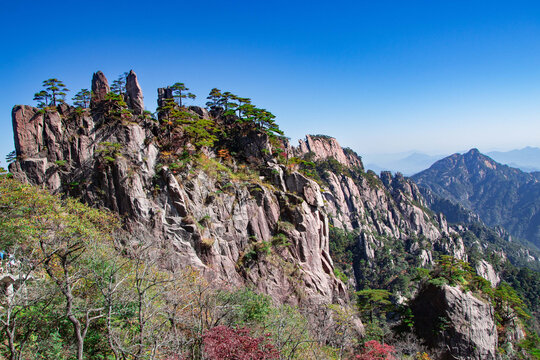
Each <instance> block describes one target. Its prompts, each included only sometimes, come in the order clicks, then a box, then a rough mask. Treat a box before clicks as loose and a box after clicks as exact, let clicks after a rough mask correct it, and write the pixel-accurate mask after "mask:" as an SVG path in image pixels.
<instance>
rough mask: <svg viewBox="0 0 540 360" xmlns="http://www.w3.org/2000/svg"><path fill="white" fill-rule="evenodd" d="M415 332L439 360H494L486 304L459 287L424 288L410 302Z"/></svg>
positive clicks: (494, 340)
mask: <svg viewBox="0 0 540 360" xmlns="http://www.w3.org/2000/svg"><path fill="white" fill-rule="evenodd" d="M411 307H412V310H413V314H414V319H415V328H416V331H417V333H418V335H419V336H420V337H421V338H423V339H424V340H426V342H427V344H428V345H430V346H431V347H433V348H435V349H438V351H439V352H440V359H462V360H465V359H478V360H495V359H497V341H498V337H497V329H496V327H495V323H494V320H493V314H494V310H493V307H492V306H491V304H490V303H489V302H488V301H484V300H481V299H480V298H478V297H476V296H474V295H473V294H472V293H471V292H467V293H464V292H463V291H462V290H461V289H460V288H459V287H453V286H448V285H444V286H442V287H439V286H435V285H427V286H425V287H424V288H423V289H421V290H420V292H419V293H418V295H417V297H416V299H415V300H414V301H413V302H412V306H411Z"/></svg>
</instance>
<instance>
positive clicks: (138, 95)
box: [126, 70, 144, 115]
mask: <svg viewBox="0 0 540 360" xmlns="http://www.w3.org/2000/svg"><path fill="white" fill-rule="evenodd" d="M126 94H127V101H126V102H127V105H128V107H129V108H130V109H131V110H133V114H135V115H141V114H142V113H143V112H144V101H143V93H142V90H141V87H140V86H139V82H138V81H137V74H135V72H134V71H133V70H131V71H130V72H129V74H128V76H127V78H126Z"/></svg>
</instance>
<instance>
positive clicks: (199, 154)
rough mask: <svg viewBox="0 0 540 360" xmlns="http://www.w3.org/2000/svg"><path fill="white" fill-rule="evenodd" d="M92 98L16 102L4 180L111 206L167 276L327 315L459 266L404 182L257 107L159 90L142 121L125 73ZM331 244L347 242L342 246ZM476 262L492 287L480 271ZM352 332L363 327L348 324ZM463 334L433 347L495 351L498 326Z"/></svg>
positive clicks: (459, 234) (97, 82)
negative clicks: (11, 155) (183, 100)
mask: <svg viewBox="0 0 540 360" xmlns="http://www.w3.org/2000/svg"><path fill="white" fill-rule="evenodd" d="M92 93H93V97H92V101H91V106H90V108H89V109H82V108H75V107H71V106H68V105H66V104H61V105H59V106H57V107H55V108H50V107H49V108H45V109H42V110H40V109H37V108H33V107H31V106H25V105H18V106H15V107H14V108H13V113H12V117H13V128H14V133H15V147H16V153H17V161H15V162H14V163H12V164H11V165H10V172H11V173H12V174H13V175H14V177H15V178H17V179H19V180H21V181H23V182H28V183H31V184H35V185H39V186H43V187H46V188H47V189H48V190H50V191H51V192H53V193H60V194H66V195H69V196H74V197H77V198H80V199H81V200H82V201H83V202H86V203H88V204H90V205H92V206H96V207H106V208H109V209H111V210H113V211H114V212H117V213H118V214H120V215H121V216H122V218H123V220H124V227H125V229H126V230H127V231H128V232H129V234H130V238H129V240H127V241H128V242H130V243H132V244H137V243H151V244H152V249H153V250H152V251H155V253H156V256H157V257H159V259H160V263H161V266H162V267H163V268H164V269H170V270H172V269H176V268H182V267H186V266H192V267H194V268H197V269H199V270H200V271H201V272H202V273H203V274H205V276H206V277H207V278H208V279H212V280H213V281H217V282H221V283H225V284H229V285H231V286H234V287H242V286H249V287H251V288H253V289H255V290H256V291H258V292H260V293H264V294H268V295H270V296H271V297H272V299H273V300H274V301H275V302H276V303H288V304H293V305H300V306H302V307H304V308H310V309H311V311H312V313H313V314H315V315H314V316H315V317H319V318H323V317H324V316H323V315H322V314H324V313H328V311H329V310H328V309H329V307H328V305H330V304H335V305H338V306H341V307H343V308H349V307H351V304H350V293H351V291H354V290H360V289H364V288H368V287H370V286H378V287H384V288H388V289H390V290H391V291H392V293H393V294H394V295H395V296H394V297H395V298H394V299H393V301H394V302H396V303H401V304H404V303H406V302H407V301H408V300H409V299H412V298H415V297H416V298H418V299H419V300H418V301H422V300H421V298H422V294H423V293H422V292H420V293H419V294H417V292H418V288H417V284H415V283H414V282H413V281H412V269H414V268H415V267H432V266H433V265H434V264H435V261H434V260H435V259H436V258H437V256H439V255H440V254H449V255H452V256H454V257H455V258H457V259H461V260H464V261H466V260H469V253H468V251H469V249H468V248H467V247H466V246H465V242H464V239H463V236H464V234H466V233H467V231H468V229H467V228H466V227H463V226H449V225H448V223H447V221H446V218H445V217H444V216H443V215H442V214H436V213H434V212H433V211H431V210H430V209H429V207H428V204H427V202H426V200H425V198H424V197H423V196H422V194H421V192H420V190H419V188H418V187H417V185H416V184H415V183H414V182H413V181H411V180H409V179H407V178H404V177H403V176H401V175H399V174H397V175H394V176H393V175H392V174H390V173H389V172H383V173H382V174H381V176H380V177H379V176H377V175H376V174H375V173H373V172H371V171H368V172H366V171H365V170H364V167H363V164H362V160H361V158H360V157H359V156H358V155H357V154H356V153H354V151H352V150H350V149H343V148H341V146H340V145H339V144H338V142H337V141H336V140H335V139H334V138H331V137H327V136H320V135H316V136H310V135H308V136H306V139H305V140H302V141H300V143H299V146H297V147H294V146H291V144H289V142H288V140H287V139H286V138H284V137H282V136H276V133H278V132H277V130H276V128H275V127H273V126H274V124H273V123H272V122H271V121H269V120H268V119H271V117H269V116H268V114H267V113H264V112H262V115H264V116H265V117H264V118H262V119H263V120H257V121H260V122H261V123H262V122H263V121H266V123H265V124H267V125H265V126H266V127H265V126H262V125H260V124H258V123H256V122H255V123H253V122H248V121H246V120H245V119H243V118H241V117H240V113H241V112H240V111H238V113H236V111H237V110H234V111H232V110H230V109H229V110H227V105H225V108H223V107H220V106H209V108H208V109H205V108H201V107H196V106H191V107H189V108H185V107H184V108H182V109H181V110H182V111H181V112H178V113H175V111H179V109H178V106H177V105H176V104H175V103H174V101H173V92H172V89H171V88H163V89H159V90H158V106H159V108H158V109H159V111H158V114H157V117H155V116H151V114H149V113H148V112H145V111H144V103H143V96H142V91H141V88H140V86H139V84H138V81H137V75H136V74H135V73H134V72H133V71H131V72H130V73H129V75H128V76H127V81H126V93H125V94H124V95H123V96H121V97H115V96H112V95H111V93H110V88H109V85H108V81H107V79H106V77H105V76H104V74H103V73H101V72H97V73H95V74H94V77H93V79H92ZM246 109H247V110H245V111H246V112H247V113H248V114H249V111H252V112H253V111H254V110H253V109H252V108H246ZM171 114H176V115H175V116H176V117H175V116H173V115H171ZM258 115H260V114H258ZM258 115H257V116H258ZM175 121H176V122H175ZM178 124H180V125H181V126H178ZM201 124H203V125H201ZM209 139H211V141H207V140H209ZM338 238H339V239H345V240H344V242H345V245H343V246H342V247H341V248H339V247H336V244H337V243H338V240H339V239H338ZM339 241H341V240H339ZM478 241H479V246H478V251H480V252H482V251H485V252H486V255H487V252H488V250H486V248H485V247H483V246H482V245H481V244H480V240H478ZM340 246H341V245H340ZM336 249H338V250H339V251H338V250H336ZM342 250H343V253H342V252H340V251H342ZM489 251H491V249H490V250H489ZM503 256H504V254H503ZM475 265H476V266H477V268H478V269H479V270H478V272H479V273H480V274H481V275H482V276H484V277H485V278H486V279H488V280H489V281H492V282H497V281H498V274H497V273H496V271H495V270H494V269H493V267H491V265H490V264H489V263H487V262H484V263H481V262H479V263H478V264H475ZM340 271H343V272H344V273H345V277H343V276H340ZM494 285H495V284H494ZM443 290H444V291H445V292H449V293H451V294H453V295H454V297H453V298H452V299H450V300H448V301H447V302H449V303H451V304H450V305H449V306H450V307H452V308H459V307H460V306H461V305H460V304H461V303H462V302H463V301H465V300H463V301H462V299H463V298H464V297H467V296H469V295H463V294H454V292H452V291H450V290H451V289H450V290H449V289H446V288H444V289H443ZM445 294H446V293H445ZM430 296H431V295H430ZM445 297H446V298H449V297H448V296H446V295H445ZM466 301H468V302H470V301H469V300H466ZM471 301H472V300H471ZM471 303H472V302H471ZM478 307H479V308H480V307H481V309H480V310H479V311H478V314H479V315H478V316H480V317H482V316H487V315H486V314H491V313H492V312H493V310H492V309H491V308H490V305H489V304H483V305H482V306H480V305H478ZM454 313H455V315H453V316H454V317H455V318H454V317H453V318H452V322H451V324H450V327H452V328H455V329H456V330H455V332H456V333H458V332H459V327H460V326H461V325H459V324H460V320H459V319H458V318H460V317H461V318H463V317H467V316H469V315H467V314H463V311H461V310H459V311H455V312H454ZM351 326H352V327H353V328H354V329H355V331H356V333H357V334H358V335H360V334H362V333H363V326H362V324H361V322H360V320H359V319H358V318H357V317H353V318H352V320H351ZM490 329H491V328H490ZM468 336H469V337H464V338H463V339H465V340H463V339H461V338H459V339H458V340H455V339H454V340H452V339H451V338H448V337H443V338H441V339H442V340H441V341H442V343H437V344H435V345H437V346H443V347H444V346H450V347H451V348H453V346H454V345H455V342H456V341H457V342H460V343H462V342H463V341H467V342H468V343H470V342H477V343H478V344H481V345H482V350H479V351H481V352H479V354H480V355H479V356H483V355H482V354H494V353H495V351H496V345H497V334H496V332H495V333H493V332H492V331H491V330H490V331H487V332H486V331H483V330H479V332H478V334H477V333H476V332H473V333H472V335H471V334H469V335H468ZM462 340H463V341H462ZM441 344H442V345H441ZM456 346H458V345H456ZM459 346H461V345H459ZM459 346H458V348H459ZM460 349H461V348H460ZM459 351H461V350H459ZM486 356H487V355H486ZM489 356H491V355H489Z"/></svg>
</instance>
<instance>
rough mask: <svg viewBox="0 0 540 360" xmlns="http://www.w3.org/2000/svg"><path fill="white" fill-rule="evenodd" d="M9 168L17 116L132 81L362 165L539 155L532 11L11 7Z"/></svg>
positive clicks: (539, 67)
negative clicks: (340, 150) (16, 108)
mask: <svg viewBox="0 0 540 360" xmlns="http://www.w3.org/2000/svg"><path fill="white" fill-rule="evenodd" d="M0 30H1V32H2V38H1V40H0V45H1V48H2V50H3V51H2V53H3V54H2V61H1V62H0V85H1V86H0V95H1V96H0V113H1V114H2V115H1V117H0V157H1V158H2V160H3V158H4V156H5V154H7V153H8V152H9V151H11V150H12V149H13V148H14V146H13V134H12V129H11V108H12V107H13V105H15V104H33V103H34V102H33V101H32V98H33V94H34V93H35V92H36V91H38V90H39V89H40V86H41V82H42V81H43V80H44V79H47V78H50V77H58V78H60V79H62V80H63V81H64V82H65V83H66V85H67V86H68V88H69V89H71V90H73V91H72V92H71V94H69V95H70V96H69V98H71V97H72V96H73V94H74V93H75V92H76V91H77V90H79V89H81V88H89V87H90V79H91V76H92V73H93V72H95V71H97V70H102V71H103V72H104V73H105V74H106V75H107V77H108V78H109V81H110V82H112V80H114V79H116V78H117V76H118V75H119V74H121V73H122V72H124V71H129V70H130V69H133V70H134V71H135V72H136V73H137V74H138V76H139V81H140V83H141V86H142V88H143V92H144V96H145V105H146V107H147V109H148V110H151V111H153V110H155V101H156V89H157V87H162V86H166V85H170V84H173V83H175V82H178V81H179V82H184V83H186V85H187V86H188V87H190V88H191V90H192V91H193V92H194V93H195V94H197V95H198V99H197V100H196V101H195V104H204V102H205V97H206V95H207V94H208V92H209V90H210V89H211V88H213V87H218V88H220V89H222V90H229V91H231V92H233V93H236V94H238V95H240V96H246V97H251V98H252V99H253V101H254V103H255V104H257V105H258V106H260V107H264V108H267V109H269V110H270V111H272V112H273V113H274V114H275V115H276V116H277V121H278V123H279V124H280V126H281V127H282V129H283V130H284V131H285V132H286V135H288V136H289V137H291V138H292V140H293V142H296V139H298V138H301V137H303V136H304V135H305V134H308V133H310V134H319V133H321V134H328V135H331V136H334V137H336V138H337V139H338V140H339V141H340V143H341V144H342V145H343V146H350V147H352V148H353V149H354V150H356V151H357V152H358V153H359V154H360V155H367V154H373V153H392V152H402V151H408V150H413V149H414V150H418V151H422V152H426V153H437V154H441V153H452V152H456V151H460V150H466V149H468V148H471V147H477V148H479V149H480V150H482V151H490V150H494V149H498V150H508V149H512V148H521V147H524V146H527V145H530V146H540V4H539V3H538V2H537V1H536V2H535V1H512V2H509V1H504V2H503V1H470V0H469V1H445V2H443V1H433V0H430V1H414V0H413V1H334V2H326V1H325V2H322V1H271V2H270V1H265V2H262V1H233V0H230V1H219V2H218V1H204V2H202V1H201V2H197V1H189V2H188V1H178V2H175V3H174V4H170V3H168V2H161V3H158V4H156V5H150V2H143V1H108V2H104V1H93V2H77V1H71V2H67V1H65V2H64V1H55V2H45V1H25V2H21V1H12V2H7V3H6V4H3V5H2V12H1V13H0Z"/></svg>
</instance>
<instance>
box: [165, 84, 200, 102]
mask: <svg viewBox="0 0 540 360" xmlns="http://www.w3.org/2000/svg"><path fill="white" fill-rule="evenodd" d="M171 88H172V89H173V97H174V98H175V99H176V101H177V103H178V106H180V107H182V99H195V98H196V96H195V94H192V93H190V92H187V91H188V90H189V89H188V88H187V87H186V85H184V83H180V82H177V83H176V84H174V85H173V86H171Z"/></svg>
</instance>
